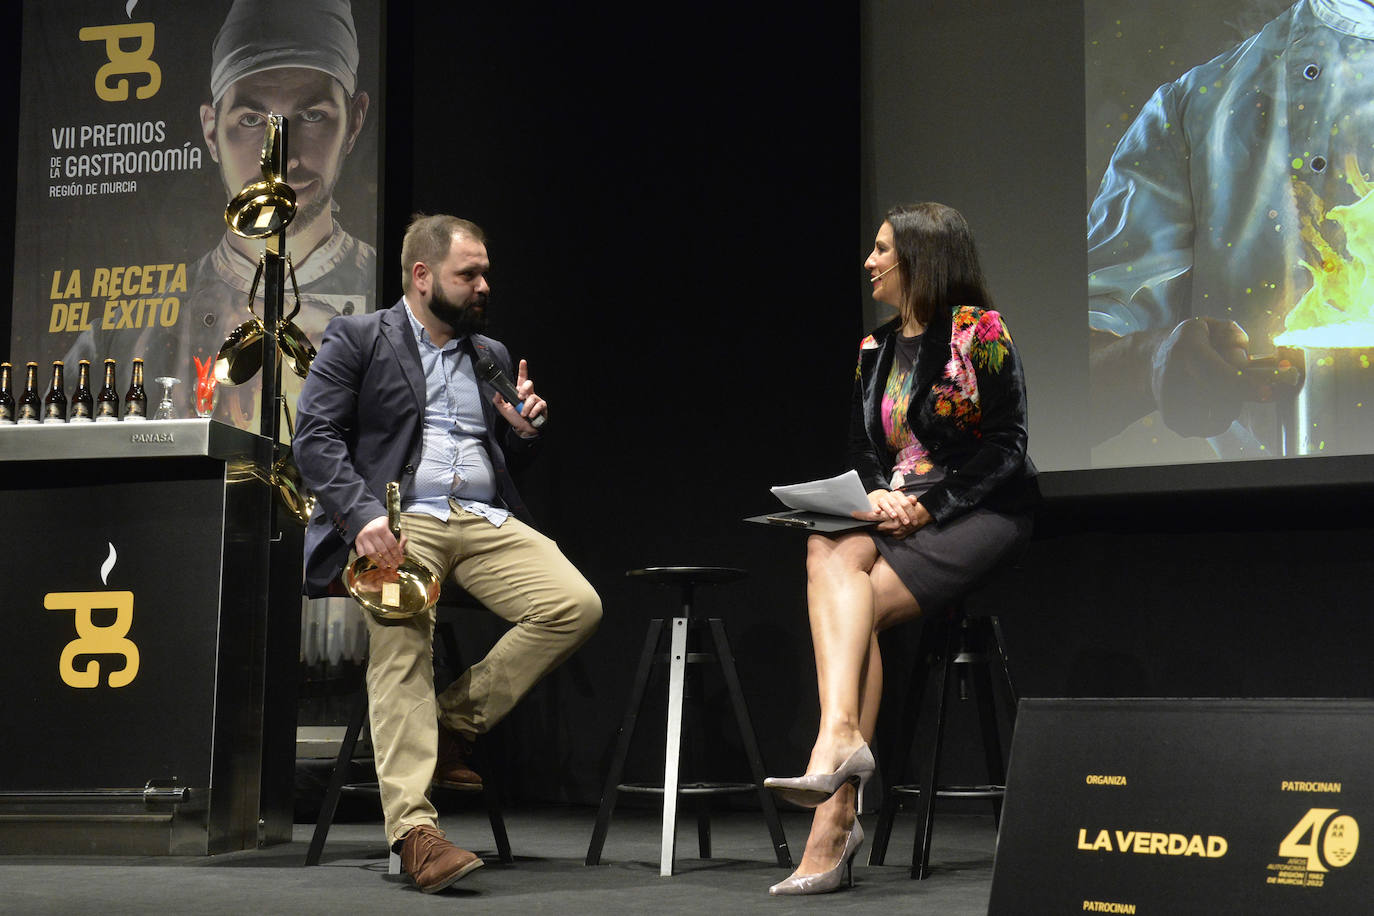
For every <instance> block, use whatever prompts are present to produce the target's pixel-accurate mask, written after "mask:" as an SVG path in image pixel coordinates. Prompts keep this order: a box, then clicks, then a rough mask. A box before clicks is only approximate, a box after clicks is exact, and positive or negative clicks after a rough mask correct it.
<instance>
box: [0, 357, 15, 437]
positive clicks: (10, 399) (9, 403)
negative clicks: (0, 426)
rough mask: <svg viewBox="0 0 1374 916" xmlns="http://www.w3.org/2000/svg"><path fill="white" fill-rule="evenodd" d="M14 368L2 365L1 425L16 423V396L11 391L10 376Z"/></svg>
mask: <svg viewBox="0 0 1374 916" xmlns="http://www.w3.org/2000/svg"><path fill="white" fill-rule="evenodd" d="M13 371H14V367H13V366H11V365H10V364H9V363H0V423H13V422H14V394H13V392H11V391H10V375H11V373H12V372H13Z"/></svg>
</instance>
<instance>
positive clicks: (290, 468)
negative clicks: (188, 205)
mask: <svg viewBox="0 0 1374 916" xmlns="http://www.w3.org/2000/svg"><path fill="white" fill-rule="evenodd" d="M285 162H286V121H285V120H284V119H283V118H282V117H281V115H276V114H274V115H270V116H269V117H268V119H267V129H266V131H265V132H264V134H263V141H262V155H261V158H260V163H261V169H262V179H261V180H259V181H253V182H250V183H248V184H247V185H245V186H244V188H243V190H241V191H239V193H237V194H235V195H234V197H233V199H232V200H230V201H229V204H228V205H227V206H226V207H225V208H224V222H225V223H226V224H227V225H228V226H229V229H230V230H231V231H233V232H234V234H236V235H239V236H242V237H243V238H247V239H265V240H266V244H265V246H264V251H263V254H262V257H261V258H259V259H258V269H257V272H256V273H255V274H254V276H253V286H252V288H251V289H250V290H249V292H248V312H249V314H250V315H251V316H252V317H251V318H249V320H248V321H245V322H244V323H243V324H241V325H239V326H238V327H237V328H235V329H234V330H233V331H232V332H231V333H230V334H229V336H228V338H226V339H225V341H224V343H223V344H222V345H221V346H220V349H219V353H218V355H217V356H216V358H215V379H216V381H217V382H218V383H219V384H222V385H241V384H243V383H244V382H246V381H248V380H249V379H251V378H252V377H253V376H255V375H257V374H258V371H259V370H261V369H263V368H264V366H263V363H264V361H266V363H267V367H266V371H264V372H263V379H262V429H261V434H262V435H263V436H264V437H266V438H267V439H268V440H269V441H271V442H272V443H273V448H274V451H275V454H276V457H275V459H274V461H273V462H272V467H271V468H270V469H268V470H266V471H260V470H259V471H255V476H257V477H259V478H260V479H262V480H264V481H265V482H267V483H268V484H269V485H271V486H273V487H276V489H277V493H278V495H279V496H280V497H281V500H282V502H283V504H284V505H285V507H286V509H287V511H288V512H290V513H291V515H292V517H294V518H295V519H296V520H297V521H298V522H300V523H301V524H302V525H303V524H305V523H306V522H307V521H309V519H310V513H311V511H312V510H313V509H314V508H315V497H314V496H313V495H312V494H311V493H310V492H309V491H307V490H306V488H305V484H304V482H303V481H302V480H301V476H300V471H299V470H297V468H296V462H295V459H294V457H293V456H292V454H291V449H290V446H287V447H285V448H284V449H283V448H282V447H281V446H280V444H279V443H278V441H277V439H278V435H277V434H278V425H277V424H278V422H279V421H280V418H281V417H282V415H285V418H286V428H287V435H288V437H289V438H288V441H290V439H291V438H294V437H295V434H296V431H295V426H294V425H293V424H292V422H291V410H290V408H289V407H288V406H287V404H286V398H285V397H282V396H281V394H280V392H281V364H282V361H283V360H284V361H285V362H286V364H287V365H289V366H290V367H291V370H292V371H293V372H295V373H296V374H297V375H299V376H300V377H301V378H305V377H306V375H307V373H309V371H310V363H311V362H312V361H313V360H314V358H315V348H314V347H313V346H311V344H310V340H309V338H307V337H306V336H305V334H304V332H302V331H301V329H300V328H299V327H297V326H296V324H295V323H294V322H293V321H292V320H291V319H293V318H295V317H296V315H297V314H298V313H299V312H300V310H301V293H300V288H299V287H298V286H297V285H296V271H295V268H294V267H293V266H292V265H291V258H290V256H289V255H286V254H285V251H286V227H287V224H289V223H290V222H291V220H292V218H293V217H294V216H295V215H296V192H295V191H293V190H291V186H290V185H289V184H287V183H286V180H285V178H284V175H283V173H284V171H285V165H284V163H285ZM285 272H289V274H290V277H291V287H292V290H293V291H294V293H295V307H294V308H293V309H292V311H291V314H290V315H287V316H285V317H283V316H282V300H283V299H284V298H285V289H284V282H283V281H284V276H283V274H284V273H285ZM264 276H266V278H267V284H266V289H265V290H264V291H263V314H264V317H263V318H259V317H258V315H257V312H255V311H254V310H253V306H254V303H255V301H256V299H257V294H258V282H259V281H260V280H262V279H263V277H264ZM268 338H270V339H271V342H272V343H271V346H266V345H265V341H266V339H268ZM278 402H280V404H281V413H278V411H277V403H278Z"/></svg>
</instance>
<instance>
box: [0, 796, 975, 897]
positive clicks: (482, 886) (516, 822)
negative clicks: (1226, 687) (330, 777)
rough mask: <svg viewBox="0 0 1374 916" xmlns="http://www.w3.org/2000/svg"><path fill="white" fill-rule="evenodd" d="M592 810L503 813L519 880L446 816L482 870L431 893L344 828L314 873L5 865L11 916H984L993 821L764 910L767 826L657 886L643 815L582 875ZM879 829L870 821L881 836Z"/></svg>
mask: <svg viewBox="0 0 1374 916" xmlns="http://www.w3.org/2000/svg"><path fill="white" fill-rule="evenodd" d="M594 817H595V811H594V810H592V809H590V808H572V807H569V808H552V809H539V810H513V811H508V812H507V813H506V827H507V831H508V832H509V834H510V841H511V847H512V852H513V853H514V855H515V863H514V864H513V865H508V866H505V865H501V863H500V862H499V861H497V860H496V856H495V851H494V848H493V844H492V838H491V830H490V828H489V826H488V825H487V821H486V817H485V815H484V814H483V813H482V812H481V811H480V810H478V809H475V808H474V809H473V810H472V811H471V812H462V813H457V814H448V815H445V816H443V817H442V818H441V820H440V826H441V827H442V828H443V829H444V830H445V831H446V832H447V833H448V835H449V838H450V839H451V840H453V841H454V842H456V843H457V844H458V845H460V846H463V847H466V848H468V849H472V850H473V851H474V852H477V853H478V854H480V855H482V856H483V857H484V858H486V860H487V863H488V864H487V866H486V867H485V868H482V869H479V870H478V871H476V872H474V873H473V874H471V875H469V876H468V877H466V878H464V879H463V880H462V881H460V882H459V883H458V884H456V885H454V886H453V887H452V888H449V889H448V890H445V891H442V892H440V893H438V894H433V895H426V894H421V893H420V892H419V891H418V890H417V889H416V888H415V887H414V885H412V884H410V882H409V879H407V878H406V877H404V876H390V875H388V874H387V873H386V872H387V857H386V850H385V848H384V845H383V843H382V841H381V833H382V830H381V826H380V824H379V823H377V822H371V823H342V824H336V825H335V826H334V829H333V830H332V831H331V832H330V836H329V843H328V844H327V845H326V847H325V852H324V860H323V862H322V863H321V865H320V866H319V867H318V868H304V867H302V865H301V863H302V862H303V861H304V859H305V852H306V847H307V846H308V844H309V841H310V835H311V831H312V830H313V825H310V824H297V825H296V827H295V830H294V837H293V841H292V842H291V843H290V844H283V845H280V846H274V847H272V848H269V849H262V850H249V851H245V852H236V853H229V854H226V855H220V856H211V857H206V858H167V857H110V856H101V857H64V858H56V857H52V856H4V857H0V887H3V888H4V892H3V894H0V912H7V913H9V912H12V913H25V914H33V913H64V914H65V913H74V912H99V913H103V914H121V913H131V914H132V913H139V914H144V913H157V912H161V913H196V914H206V913H208V914H218V913H224V914H258V916H269V914H277V913H291V914H329V916H337V914H340V913H373V912H382V911H384V910H388V909H392V908H397V907H404V908H405V911H406V912H436V913H437V912H458V911H461V912H463V913H559V914H583V913H586V914H597V916H607V914H618V913H651V912H657V913H711V914H715V916H724V914H728V913H739V912H753V911H756V910H757V911H759V912H771V913H793V912H801V911H803V909H807V910H808V911H809V912H816V910H817V906H818V905H819V906H820V907H821V908H824V909H825V910H826V911H827V912H829V911H839V912H846V913H880V912H881V913H888V914H890V913H895V912H902V913H932V914H933V913H938V914H941V916H961V914H983V913H986V912H987V904H988V896H989V890H990V887H991V882H992V857H993V850H994V847H995V843H996V834H995V831H994V828H993V825H992V818H991V817H990V816H973V815H961V814H941V815H940V816H939V817H938V818H937V820H936V822H935V845H934V849H933V851H932V855H931V865H932V868H933V874H932V876H931V877H930V878H929V879H928V880H925V881H912V880H910V879H909V877H908V867H909V865H910V858H911V847H912V838H913V835H914V832H915V819H914V817H913V816H911V815H903V816H901V817H899V819H898V821H897V826H896V828H895V830H894V832H893V833H894V835H893V838H892V842H891V845H890V846H889V850H888V858H887V861H888V864H887V865H886V866H883V867H872V868H870V867H868V866H867V865H866V864H863V863H865V862H866V861H867V856H868V845H867V844H866V845H865V846H864V848H863V850H862V851H861V852H860V853H859V859H858V860H857V864H856V867H855V869H854V880H855V886H854V888H853V889H852V890H842V891H840V892H838V893H834V894H830V895H827V897H826V899H825V900H824V902H822V901H820V900H812V899H807V898H785V897H769V896H768V886H769V885H770V884H773V883H774V882H776V881H779V880H781V879H782V878H784V877H786V875H787V873H786V872H785V871H783V870H782V869H779V868H778V867H777V863H776V861H775V860H774V858H773V855H772V853H771V850H770V845H769V838H768V830H767V827H766V826H765V825H764V823H763V818H762V816H761V815H760V814H759V813H758V812H756V811H733V812H726V813H722V814H718V815H716V816H714V817H713V818H712V851H713V853H714V858H712V859H709V860H701V859H697V858H696V828H695V821H694V820H693V819H692V818H691V817H690V816H684V817H680V818H679V826H678V844H677V849H678V859H677V871H676V874H675V875H674V876H673V877H671V878H661V877H659V874H658V856H659V853H658V843H659V823H658V818H657V816H656V815H655V813H654V812H653V811H651V810H648V809H645V808H626V809H623V810H618V811H617V812H616V817H615V819H614V820H613V821H612V823H611V829H610V833H609V835H608V837H607V840H606V847H605V851H604V853H603V855H602V862H603V864H602V865H601V866H599V867H596V868H587V867H585V866H583V864H582V861H583V858H584V857H585V856H586V853H587V843H588V841H589V840H590V838H591V831H592V823H593V820H594ZM783 818H784V820H783V825H784V830H785V831H786V833H787V841H788V845H789V847H790V848H791V850H792V855H793V860H794V861H800V858H801V848H802V846H803V844H804V842H805V840H806V829H807V827H808V824H809V821H808V818H807V815H805V814H803V813H799V812H793V811H789V812H786V813H784V815H783ZM876 822H877V817H876V815H865V817H864V827H865V829H866V830H868V831H869V832H870V833H871V832H872V829H873V828H874V826H875V825H876Z"/></svg>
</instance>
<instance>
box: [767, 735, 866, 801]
mask: <svg viewBox="0 0 1374 916" xmlns="http://www.w3.org/2000/svg"><path fill="white" fill-rule="evenodd" d="M876 766H877V765H876V764H875V763H874V761H873V752H872V751H870V750H869V749H868V745H867V744H861V745H859V748H858V750H856V751H855V752H854V753H852V754H850V755H849V759H848V760H846V761H845V762H844V763H842V764H840V766H839V769H837V770H836V771H835V772H833V773H816V774H812V775H810V776H786V777H783V776H770V777H768V778H767V779H765V780H764V781H763V785H764V788H768V789H772V790H773V791H774V792H776V793H778V795H779V796H781V797H782V798H784V799H786V800H787V801H790V802H791V803H792V804H794V805H800V806H801V807H803V808H814V807H816V806H817V805H822V804H824V803H825V801H826V800H827V799H828V798H830V796H832V795H834V794H835V793H836V792H838V791H839V790H840V787H841V786H843V785H844V784H845V783H847V782H853V783H856V784H857V785H858V787H859V795H860V796H862V795H863V791H864V784H865V783H867V782H868V779H869V777H870V776H872V775H873V770H874V769H875V768H876Z"/></svg>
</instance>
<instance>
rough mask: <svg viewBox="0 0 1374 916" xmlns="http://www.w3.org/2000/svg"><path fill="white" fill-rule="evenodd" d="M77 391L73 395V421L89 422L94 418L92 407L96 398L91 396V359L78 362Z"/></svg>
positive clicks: (71, 419) (69, 419) (71, 420)
mask: <svg viewBox="0 0 1374 916" xmlns="http://www.w3.org/2000/svg"><path fill="white" fill-rule="evenodd" d="M77 370H78V371H77V375H76V393H75V394H73V395H72V415H71V417H69V418H68V421H69V422H71V423H89V422H91V420H92V419H94V416H93V412H92V408H93V407H94V406H95V399H94V398H92V397H91V361H90V360H89V359H83V360H82V361H81V362H79V363H77Z"/></svg>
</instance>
